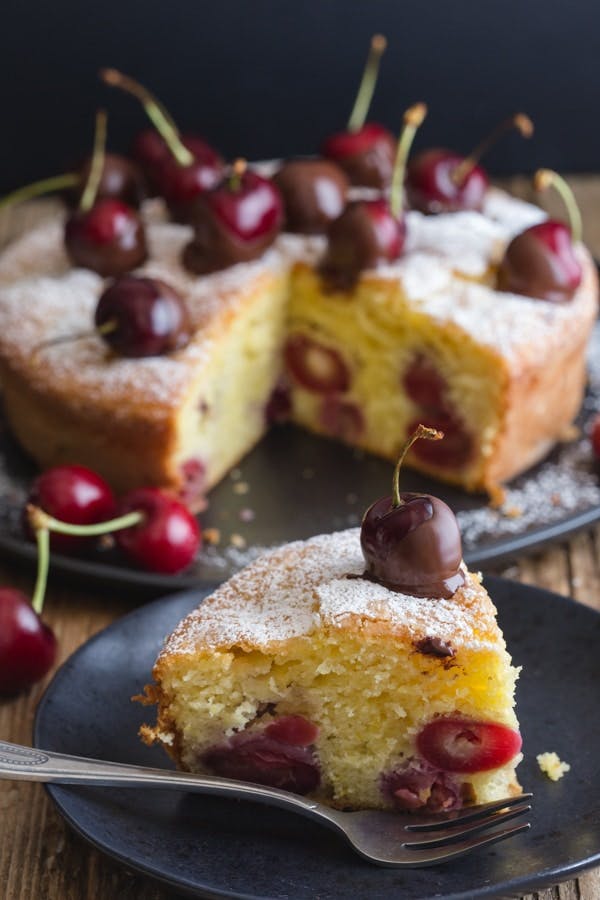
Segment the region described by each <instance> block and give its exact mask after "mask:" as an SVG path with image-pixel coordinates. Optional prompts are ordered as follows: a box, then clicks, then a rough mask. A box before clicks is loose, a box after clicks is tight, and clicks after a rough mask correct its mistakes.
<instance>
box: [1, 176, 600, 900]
mask: <svg viewBox="0 0 600 900" xmlns="http://www.w3.org/2000/svg"><path fill="white" fill-rule="evenodd" d="M570 181H571V184H572V185H573V187H574V189H575V192H576V194H577V196H578V199H579V202H580V204H581V208H582V213H583V219H584V227H585V235H586V241H587V243H588V244H589V246H590V248H591V250H592V252H593V253H594V255H595V256H596V257H597V258H600V217H596V211H597V210H598V209H600V176H576V177H573V178H572V179H570ZM509 187H510V189H511V190H513V191H514V193H516V194H519V195H521V196H524V197H529V196H530V193H531V190H530V185H529V181H528V180H527V179H524V178H515V179H511V180H510V182H509ZM548 202H549V208H550V204H554V203H555V201H554V200H552V199H550V198H549V200H548ZM552 208H554V207H553V206H552ZM55 211H56V205H55V204H53V203H49V202H43V203H35V204H29V205H27V206H24V207H22V208H21V209H19V210H17V211H16V212H15V213H13V214H11V215H10V216H8V215H6V214H5V215H4V216H1V217H0V246H1V245H2V244H3V243H4V242H5V241H7V240H8V239H9V238H11V237H13V236H15V235H16V234H18V233H19V232H20V231H21V230H23V229H26V228H28V227H30V225H31V224H32V222H34V221H38V220H39V219H40V218H41V217H45V216H52V215H54V214H55ZM499 573H500V574H504V575H506V576H508V577H511V578H514V579H517V580H519V581H522V582H523V583H526V584H535V585H539V586H541V587H544V588H548V589H550V590H554V591H557V592H559V593H562V594H567V595H570V596H572V597H573V598H575V600H577V601H579V602H581V603H586V604H588V605H589V606H592V607H594V608H596V609H600V529H596V530H592V531H589V532H583V533H581V534H578V535H576V536H575V537H574V538H573V539H572V540H571V541H569V542H568V543H565V544H562V545H557V546H554V547H551V548H549V549H548V550H546V551H545V552H544V553H539V554H537V555H535V556H531V557H527V558H523V559H521V560H520V561H519V562H518V563H515V564H514V565H512V566H510V567H508V568H505V569H504V570H499ZM32 580H33V576H32V574H31V573H28V572H26V571H23V570H22V569H21V568H20V567H19V566H18V565H17V564H16V563H15V562H13V561H11V560H7V559H3V560H0V584H2V585H7V584H10V585H14V586H15V587H18V588H21V589H22V590H25V591H30V590H31V587H32ZM132 608H133V601H128V600H127V598H126V597H124V596H113V595H107V594H99V593H94V592H93V591H92V590H89V591H88V590H86V591H85V592H83V591H81V590H75V589H72V588H70V587H65V586H63V585H61V583H60V582H59V581H58V580H56V579H55V578H52V579H51V582H50V586H49V590H48V596H47V601H46V607H45V618H46V619H47V620H48V622H49V623H50V625H51V626H52V627H53V628H54V630H55V631H56V634H57V636H58V639H59V643H60V660H59V661H62V660H64V659H66V658H67V656H69V655H70V654H71V653H72V652H73V651H74V650H75V649H76V648H77V647H79V646H80V645H81V644H82V643H83V642H84V641H86V640H87V639H88V638H89V637H91V636H92V635H93V634H95V633H96V632H97V631H99V630H100V629H101V628H103V627H105V626H106V625H107V624H108V623H109V622H112V621H113V620H114V619H116V618H117V617H119V616H121V615H124V614H125V613H127V612H128V611H129V610H130V609H132ZM44 688H45V684H44V683H41V684H39V685H37V686H36V687H35V688H34V689H33V690H32V691H30V692H29V693H28V694H25V695H23V696H21V697H19V698H17V699H13V700H4V701H1V700H0V738H2V739H4V740H9V741H15V742H17V743H22V744H29V743H30V742H31V732H32V723H33V717H34V712H35V708H36V705H37V702H38V700H39V698H40V696H41V694H42V693H43V690H44ZM0 885H2V888H0V894H1V896H2V897H3V900H116V898H119V900H169V898H171V900H173V898H175V896H176V895H175V894H174V893H172V892H170V891H168V890H166V889H164V888H162V887H160V886H158V885H156V884H154V883H151V882H150V881H148V880H147V879H145V878H143V877H141V876H139V875H136V874H133V873H131V872H129V871H127V869H126V868H125V867H123V866H121V865H118V864H116V863H113V862H112V861H111V860H110V859H108V858H106V857H105V856H103V855H102V854H100V853H98V852H97V851H96V850H94V849H93V848H91V847H90V846H88V844H87V843H85V842H84V841H82V840H81V839H80V838H79V837H77V835H75V834H74V833H73V832H72V831H71V830H70V828H68V827H67V825H66V824H65V823H64V822H63V820H62V818H61V817H60V816H59V815H58V813H57V812H56V811H55V809H54V807H53V805H52V804H51V803H50V802H49V800H48V798H47V796H46V794H45V792H44V790H43V789H42V788H41V787H40V786H36V785H32V784H23V783H18V782H10V781H0ZM248 890H249V891H251V890H252V885H248ZM599 898H600V869H594V870H591V871H588V872H585V873H583V874H582V875H580V876H579V877H578V878H576V879H572V880H570V881H568V882H565V883H564V884H560V885H557V886H555V887H553V888H550V889H548V890H545V891H540V892H538V893H535V894H528V895H527V896H526V897H525V898H523V900H599Z"/></svg>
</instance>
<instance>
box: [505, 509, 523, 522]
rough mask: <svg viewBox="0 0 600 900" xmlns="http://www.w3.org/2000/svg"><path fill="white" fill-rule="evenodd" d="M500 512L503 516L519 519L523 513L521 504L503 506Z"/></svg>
mask: <svg viewBox="0 0 600 900" xmlns="http://www.w3.org/2000/svg"><path fill="white" fill-rule="evenodd" d="M502 512H503V513H504V515H505V516H508V518H509V519H519V518H520V517H521V516H522V515H523V509H522V507H521V506H505V507H504V508H503V510H502Z"/></svg>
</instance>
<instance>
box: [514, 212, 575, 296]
mask: <svg viewBox="0 0 600 900" xmlns="http://www.w3.org/2000/svg"><path fill="white" fill-rule="evenodd" d="M581 277H582V270H581V265H580V263H579V260H578V259H577V257H576V256H575V252H574V250H573V239H572V236H571V229H570V228H569V227H568V226H567V225H565V224H564V223H563V222H557V221H556V220H554V219H547V220H546V221H545V222H538V224H537V225H532V226H531V227H530V228H526V229H525V231H522V232H521V233H520V234H517V235H516V237H514V238H513V239H512V241H511V242H510V244H509V245H508V247H507V248H506V252H505V254H504V258H503V259H502V262H501V263H500V266H499V269H498V289H499V290H501V291H510V292H511V293H513V294H522V295H523V296H524V297H533V298H534V299H540V300H548V301H550V302H552V303H563V302H565V301H568V300H570V299H571V298H572V297H573V294H574V293H575V291H576V290H577V288H578V287H579V285H580V284H581Z"/></svg>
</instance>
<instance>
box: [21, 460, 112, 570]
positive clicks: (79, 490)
mask: <svg viewBox="0 0 600 900" xmlns="http://www.w3.org/2000/svg"><path fill="white" fill-rule="evenodd" d="M27 502H28V503H31V504H33V505H34V506H39V507H40V508H41V509H43V510H44V511H45V512H47V513H48V515H50V516H53V517H54V518H55V519H59V520H60V521H61V522H68V523H69V524H70V525H93V524H95V523H96V522H104V521H105V520H107V519H110V518H112V516H113V515H114V512H115V506H116V504H115V498H114V496H113V492H112V490H111V489H110V487H109V486H108V484H107V483H106V482H105V481H104V479H103V478H101V477H100V476H99V475H96V473H95V472H92V471H91V469H86V468H84V466H76V465H71V466H55V467H54V468H52V469H48V470H47V471H46V472H43V473H42V474H41V475H39V476H38V477H37V478H36V479H35V481H34V482H33V484H32V486H31V490H30V491H29V496H28V499H27ZM26 531H27V533H28V536H30V537H31V536H32V535H31V532H30V529H29V527H28V526H27V528H26ZM89 542H90V539H89V538H83V537H74V536H73V535H67V534H56V533H54V532H53V533H52V534H51V536H50V546H51V548H52V549H53V550H56V551H58V552H60V553H72V552H75V551H77V550H81V549H82V548H83V547H85V546H86V545H87V544H89Z"/></svg>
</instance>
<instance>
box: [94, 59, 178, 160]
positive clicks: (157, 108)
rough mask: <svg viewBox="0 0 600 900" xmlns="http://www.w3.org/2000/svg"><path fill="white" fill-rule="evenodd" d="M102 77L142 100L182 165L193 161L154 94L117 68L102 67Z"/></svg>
mask: <svg viewBox="0 0 600 900" xmlns="http://www.w3.org/2000/svg"><path fill="white" fill-rule="evenodd" d="M100 78H101V79H102V81H104V83H105V84H108V85H109V86H110V87H116V88H120V89H121V90H122V91H125V92H126V93H127V94H131V95H132V96H133V97H136V98H137V99H138V100H139V101H140V103H141V104H142V106H143V107H144V110H145V112H146V115H147V116H148V118H149V119H150V121H151V122H152V124H153V125H154V127H155V128H156V130H157V131H158V133H159V134H160V136H161V137H162V139H163V140H164V142H165V144H166V145H167V147H168V148H169V150H170V151H171V153H172V154H173V156H174V158H175V160H176V161H177V162H178V163H179V165H180V166H189V165H191V164H192V163H193V161H194V157H193V155H192V153H190V151H189V150H188V149H187V147H185V146H184V144H183V143H182V142H181V138H180V137H179V130H178V128H177V126H176V125H175V123H174V122H173V119H172V118H171V117H170V115H169V114H168V113H167V111H166V110H165V108H164V107H163V106H162V104H161V103H160V102H159V101H158V100H157V99H156V97H155V96H154V94H151V93H150V91H149V90H147V88H145V87H144V86H143V85H141V84H140V83H139V82H138V81H135V80H134V79H133V78H130V77H129V76H128V75H124V74H123V73H122V72H119V71H117V69H101V70H100Z"/></svg>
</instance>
